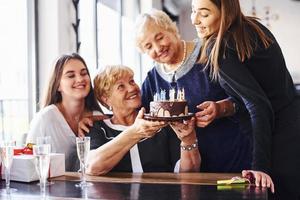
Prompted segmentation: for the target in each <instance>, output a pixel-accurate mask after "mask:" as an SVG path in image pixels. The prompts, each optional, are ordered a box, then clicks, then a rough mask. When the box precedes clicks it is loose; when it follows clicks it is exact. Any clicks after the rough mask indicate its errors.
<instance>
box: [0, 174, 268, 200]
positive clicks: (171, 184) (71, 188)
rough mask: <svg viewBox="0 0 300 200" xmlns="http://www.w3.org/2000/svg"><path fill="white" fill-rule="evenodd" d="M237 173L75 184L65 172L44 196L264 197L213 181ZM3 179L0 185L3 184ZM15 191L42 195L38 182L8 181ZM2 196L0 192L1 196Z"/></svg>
mask: <svg viewBox="0 0 300 200" xmlns="http://www.w3.org/2000/svg"><path fill="white" fill-rule="evenodd" d="M236 175H237V174H217V173H143V174H133V173H109V174H107V175H105V176H87V180H88V181H90V182H92V183H93V185H92V186H90V187H88V188H86V189H81V188H76V187H75V184H76V183H78V182H79V181H80V175H79V174H78V173H72V172H67V173H66V174H65V176H61V177H56V178H53V179H51V180H52V181H54V184H53V185H50V186H49V187H48V188H47V199H78V198H82V199H118V200H119V199H142V200H148V199H158V200H160V199H167V200H168V199H170V200H175V199H184V200H185V199H186V200H193V199H200V200H206V199H207V200H208V199H211V200H217V199H222V200H227V199H228V200H235V199H253V200H266V199H267V195H268V194H267V190H266V189H262V188H256V187H253V186H248V185H240V186H235V187H234V186H232V187H224V186H222V187H220V186H217V185H216V181H217V180H220V179H230V178H232V177H233V176H236ZM4 183H5V182H4V181H2V182H1V185H0V187H1V188H4V185H5V184H4ZM11 186H12V187H14V188H17V189H18V191H17V192H16V193H13V194H12V195H10V196H9V198H7V199H22V200H24V199H41V196H40V192H39V186H37V182H33V183H20V182H13V181H12V182H11ZM3 197H4V196H0V199H2V198H3Z"/></svg>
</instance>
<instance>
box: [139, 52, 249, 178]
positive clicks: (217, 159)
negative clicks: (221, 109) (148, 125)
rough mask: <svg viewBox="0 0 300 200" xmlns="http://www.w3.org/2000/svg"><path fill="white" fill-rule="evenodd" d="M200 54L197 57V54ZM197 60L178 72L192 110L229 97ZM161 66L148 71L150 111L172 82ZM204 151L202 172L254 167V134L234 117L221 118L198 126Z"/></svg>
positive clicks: (144, 100)
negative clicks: (252, 162)
mask: <svg viewBox="0 0 300 200" xmlns="http://www.w3.org/2000/svg"><path fill="white" fill-rule="evenodd" d="M196 57H197V56H196ZM195 60H196V59H192V58H190V59H189V60H187V62H186V63H185V65H184V66H183V67H182V68H184V69H181V71H180V70H179V71H178V72H177V73H178V74H179V75H178V76H177V75H176V79H177V80H176V83H177V85H176V86H175V87H180V88H182V87H184V89H185V97H186V100H187V102H188V107H189V112H192V113H195V112H197V111H198V109H197V108H196V106H197V105H199V104H200V103H202V102H204V101H218V100H221V99H226V98H228V96H227V95H226V93H225V91H224V90H223V89H222V88H221V87H220V85H219V84H218V83H217V82H212V81H211V80H210V78H209V75H208V73H207V72H206V71H203V66H202V65H199V64H195V65H193V63H194V62H195ZM162 76H164V75H162V72H161V68H160V66H158V65H157V66H155V67H154V68H153V69H152V70H150V71H149V72H148V74H147V77H146V79H145V81H144V83H143V85H142V104H143V106H144V107H145V108H146V110H147V112H148V111H149V103H150V101H152V100H153V95H154V94H155V93H156V92H159V91H160V90H161V89H164V90H167V91H168V90H169V89H170V88H171V81H170V80H166V79H167V78H166V77H162ZM196 132H197V138H198V143H199V151H200V154H201V169H200V170H201V171H202V172H241V170H243V169H249V168H250V166H251V151H252V144H251V139H250V138H251V137H249V135H247V134H244V133H242V132H241V131H240V130H239V123H238V121H237V120H234V119H233V118H228V117H227V118H221V119H216V120H215V121H213V122H212V123H211V124H210V125H209V126H207V127H206V128H196Z"/></svg>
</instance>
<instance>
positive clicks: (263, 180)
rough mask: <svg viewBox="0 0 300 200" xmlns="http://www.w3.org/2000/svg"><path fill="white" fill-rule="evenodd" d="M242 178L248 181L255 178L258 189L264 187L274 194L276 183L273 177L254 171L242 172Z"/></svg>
mask: <svg viewBox="0 0 300 200" xmlns="http://www.w3.org/2000/svg"><path fill="white" fill-rule="evenodd" d="M242 176H243V177H245V178H248V179H251V177H252V176H253V178H254V183H255V185H256V186H257V187H259V186H262V187H267V188H270V189H271V192H272V193H274V192H275V189H274V183H273V181H272V179H271V177H270V176H269V175H268V174H266V173H264V172H261V171H254V170H243V171H242Z"/></svg>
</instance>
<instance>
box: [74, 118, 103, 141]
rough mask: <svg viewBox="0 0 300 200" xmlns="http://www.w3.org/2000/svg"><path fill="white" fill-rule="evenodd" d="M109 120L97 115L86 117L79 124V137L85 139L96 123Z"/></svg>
mask: <svg viewBox="0 0 300 200" xmlns="http://www.w3.org/2000/svg"><path fill="white" fill-rule="evenodd" d="M104 119H108V116H106V115H95V116H86V117H84V118H82V119H81V120H80V121H79V123H78V137H84V136H85V134H86V133H88V132H89V131H90V128H91V127H93V123H94V122H95V121H100V120H104Z"/></svg>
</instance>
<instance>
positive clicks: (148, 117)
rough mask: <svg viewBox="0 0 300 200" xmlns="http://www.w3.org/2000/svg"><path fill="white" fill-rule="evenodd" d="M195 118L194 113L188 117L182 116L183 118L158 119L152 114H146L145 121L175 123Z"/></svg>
mask: <svg viewBox="0 0 300 200" xmlns="http://www.w3.org/2000/svg"><path fill="white" fill-rule="evenodd" d="M194 116H195V114H194V113H188V114H187V115H182V116H173V117H171V116H169V117H157V116H152V115H151V114H150V113H146V114H144V119H146V120H151V121H166V122H173V121H183V120H189V119H191V118H192V117H194Z"/></svg>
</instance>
